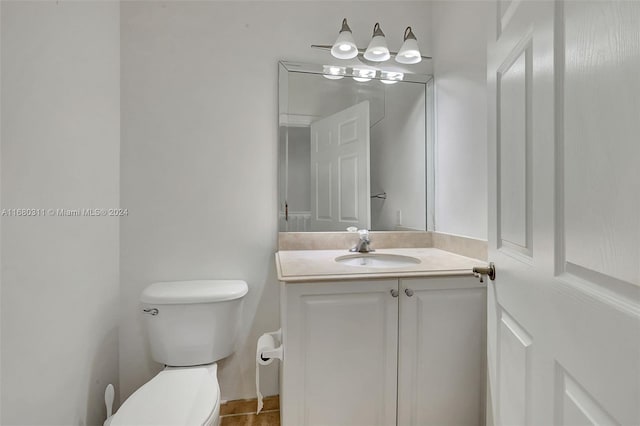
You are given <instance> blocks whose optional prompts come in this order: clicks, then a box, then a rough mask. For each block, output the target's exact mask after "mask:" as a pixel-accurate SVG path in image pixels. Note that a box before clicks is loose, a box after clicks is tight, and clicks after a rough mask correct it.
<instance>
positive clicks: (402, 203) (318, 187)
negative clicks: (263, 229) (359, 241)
mask: <svg viewBox="0 0 640 426" xmlns="http://www.w3.org/2000/svg"><path fill="white" fill-rule="evenodd" d="M278 75H279V82H278V83H279V84H278V85H279V94H278V95H279V96H278V100H279V108H278V109H279V138H278V139H279V141H278V144H279V147H278V156H279V158H278V173H279V176H278V186H279V188H278V197H279V203H278V205H279V207H278V210H279V211H278V218H279V220H278V223H279V230H280V232H308V231H345V230H346V229H347V228H348V227H352V226H353V227H357V228H359V229H362V228H366V229H370V230H375V231H425V230H427V229H431V225H430V223H431V222H432V219H431V218H432V214H431V213H430V211H431V209H432V204H431V203H429V198H430V197H428V196H427V193H429V192H430V191H429V190H428V186H429V185H432V182H433V176H432V175H433V171H432V167H430V166H429V162H428V161H427V160H430V159H432V158H433V155H432V151H433V148H432V147H433V143H432V140H433V118H432V117H433V107H432V105H433V102H432V99H433V84H432V77H431V76H429V75H423V74H409V73H400V72H384V71H380V70H374V69H373V68H367V69H364V70H361V69H357V68H356V69H354V68H346V67H344V68H341V67H334V66H326V65H325V66H323V65H311V64H300V63H294V62H286V61H282V62H280V63H279V74H278Z"/></svg>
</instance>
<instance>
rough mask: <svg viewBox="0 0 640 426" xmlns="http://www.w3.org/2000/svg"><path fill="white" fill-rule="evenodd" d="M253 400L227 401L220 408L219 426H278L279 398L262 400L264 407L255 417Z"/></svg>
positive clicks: (255, 402)
mask: <svg viewBox="0 0 640 426" xmlns="http://www.w3.org/2000/svg"><path fill="white" fill-rule="evenodd" d="M257 404H258V402H257V401H256V400H255V399H245V400H238V401H228V402H225V403H224V404H222V405H221V406H220V426H280V398H279V397H278V396H277V395H276V396H268V397H266V398H264V406H263V409H262V411H261V412H260V414H258V415H256V407H257Z"/></svg>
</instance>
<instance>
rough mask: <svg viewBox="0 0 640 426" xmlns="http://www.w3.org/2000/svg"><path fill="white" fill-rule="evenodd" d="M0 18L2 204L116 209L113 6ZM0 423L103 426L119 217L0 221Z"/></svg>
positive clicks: (13, 11) (44, 9)
mask: <svg viewBox="0 0 640 426" xmlns="http://www.w3.org/2000/svg"><path fill="white" fill-rule="evenodd" d="M0 7H1V11H2V13H1V14H2V25H1V28H2V44H1V53H2V70H1V75H2V82H1V84H2V87H1V89H2V98H1V102H2V117H1V126H0V127H1V131H2V135H1V136H2V138H1V139H2V146H1V150H2V156H1V160H2V163H1V167H0V169H1V171H2V176H1V183H2V188H1V193H2V197H1V204H2V207H3V208H6V209H9V208H43V209H49V208H53V209H56V208H68V209H75V208H110V207H117V205H118V203H119V137H120V134H119V129H120V127H119V120H120V118H119V100H120V95H119V93H120V90H119V5H118V3H115V2H102V3H100V2H63V1H61V2H59V3H57V2H52V1H50V2H9V1H3V2H2V4H1V6H0ZM1 225H2V241H1V250H2V256H3V258H2V274H1V279H2V307H1V323H2V330H1V335H2V339H1V342H2V365H1V370H2V419H1V420H0V422H1V423H2V424H3V425H13V424H31V425H33V424H46V425H84V424H102V421H103V420H104V416H105V413H104V411H105V410H104V398H103V395H104V388H105V386H106V385H107V384H108V383H110V382H114V383H117V380H118V340H117V338H118V334H117V321H118V291H119V283H118V250H119V246H118V221H117V219H115V218H108V217H31V218H25V217H7V216H4V217H2V222H1Z"/></svg>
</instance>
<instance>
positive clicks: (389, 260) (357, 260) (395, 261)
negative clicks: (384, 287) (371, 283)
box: [335, 253, 420, 268]
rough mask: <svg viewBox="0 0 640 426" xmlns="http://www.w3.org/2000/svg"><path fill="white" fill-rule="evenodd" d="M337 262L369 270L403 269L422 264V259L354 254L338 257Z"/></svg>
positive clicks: (397, 255) (396, 255) (377, 254)
mask: <svg viewBox="0 0 640 426" xmlns="http://www.w3.org/2000/svg"><path fill="white" fill-rule="evenodd" d="M335 260H336V262H338V263H341V264H343V265H349V266H364V267H367V268H401V267H403V266H411V265H417V264H418V263H420V259H416V258H415V257H411V256H402V255H399V254H385V253H354V254H348V255H345V256H339V257H336V259H335Z"/></svg>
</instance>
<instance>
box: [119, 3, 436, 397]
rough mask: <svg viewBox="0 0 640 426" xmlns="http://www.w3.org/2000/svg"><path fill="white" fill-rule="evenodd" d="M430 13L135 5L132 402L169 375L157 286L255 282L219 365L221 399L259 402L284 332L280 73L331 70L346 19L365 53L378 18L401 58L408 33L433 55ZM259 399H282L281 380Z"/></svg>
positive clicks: (129, 157) (125, 293)
mask: <svg viewBox="0 0 640 426" xmlns="http://www.w3.org/2000/svg"><path fill="white" fill-rule="evenodd" d="M429 10H430V5H429V3H424V2H407V3H402V2H395V1H394V2H384V3H368V4H367V6H366V7H363V4H362V3H361V2H354V3H350V2H344V3H342V2H341V3H340V7H331V6H330V5H327V3H326V2H193V3H191V2H162V3H160V2H125V3H123V4H122V5H121V24H122V32H121V37H122V44H121V50H122V74H121V79H122V157H121V158H122V163H121V167H122V176H121V177H122V187H121V191H122V197H121V199H122V205H123V207H128V208H129V210H130V211H131V212H132V213H131V215H130V216H129V217H127V218H126V219H124V220H123V222H122V226H121V281H122V295H121V300H122V325H121V327H120V367H121V369H120V371H121V373H120V377H121V385H122V395H121V396H122V397H126V396H128V395H129V394H130V393H131V392H132V391H134V390H135V389H136V388H137V387H138V386H140V385H141V384H143V383H144V382H145V381H146V380H148V379H149V378H150V377H151V376H152V375H153V374H154V373H155V372H156V371H158V370H159V369H160V368H161V366H160V365H158V364H156V363H154V362H152V361H151V359H150V356H149V352H148V350H147V346H146V342H145V336H144V333H143V327H142V322H141V320H142V318H141V315H140V311H139V304H138V297H139V295H140V292H141V291H142V290H143V289H144V287H145V286H147V285H148V284H149V283H151V282H153V281H156V280H172V279H193V278H203V277H208V278H240V279H244V280H246V281H247V282H248V284H249V294H248V296H247V298H246V300H245V302H246V304H245V308H246V310H245V316H244V328H243V332H242V336H241V339H240V343H239V345H238V347H237V352H236V354H235V355H234V356H232V357H231V358H229V359H227V360H225V361H223V362H221V369H220V372H219V377H220V385H221V388H222V398H223V399H236V398H250V397H255V389H254V369H255V361H254V359H255V358H254V357H255V343H256V340H257V337H258V336H259V335H260V334H261V333H263V332H265V331H267V330H272V329H276V328H277V327H278V324H279V319H278V315H279V301H278V296H279V290H278V283H277V279H276V275H275V269H274V257H273V255H274V252H275V251H276V240H277V170H276V167H277V127H278V116H277V105H278V98H277V95H278V92H277V82H278V76H277V70H278V66H277V61H278V60H279V59H288V60H294V61H302V62H315V63H322V61H325V60H326V61H328V60H330V56H329V54H328V53H327V52H322V51H316V50H313V49H310V47H309V45H310V44H313V43H318V44H325V43H327V44H330V43H333V41H334V40H335V37H336V36H337V32H338V30H339V27H340V22H341V20H342V18H343V17H345V16H346V17H347V18H349V22H350V25H351V28H352V29H353V31H354V35H355V37H356V40H357V41H358V44H360V45H362V46H364V45H366V44H367V43H368V40H369V39H370V34H371V30H372V28H373V24H374V23H375V22H376V21H377V20H380V22H381V24H382V27H383V29H384V31H385V32H386V34H387V36H388V41H389V44H390V46H391V47H392V48H398V47H399V46H400V44H401V40H402V33H403V31H404V29H405V27H406V26H407V25H411V26H412V27H413V28H414V32H415V33H416V35H417V36H418V37H419V39H420V40H419V41H420V44H421V46H424V48H425V49H426V50H427V51H428V50H429V39H428V35H429V31H430V30H429V29H428V28H429V26H430V22H431V19H430V16H429ZM270 373H271V374H270V376H269V377H267V378H265V383H264V385H265V386H264V388H263V391H264V393H266V394H275V393H277V392H278V390H277V380H276V370H275V369H272V370H271V372H270Z"/></svg>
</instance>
